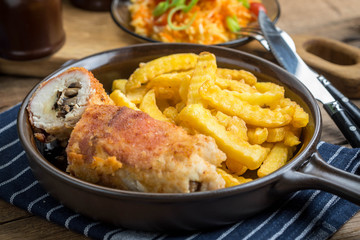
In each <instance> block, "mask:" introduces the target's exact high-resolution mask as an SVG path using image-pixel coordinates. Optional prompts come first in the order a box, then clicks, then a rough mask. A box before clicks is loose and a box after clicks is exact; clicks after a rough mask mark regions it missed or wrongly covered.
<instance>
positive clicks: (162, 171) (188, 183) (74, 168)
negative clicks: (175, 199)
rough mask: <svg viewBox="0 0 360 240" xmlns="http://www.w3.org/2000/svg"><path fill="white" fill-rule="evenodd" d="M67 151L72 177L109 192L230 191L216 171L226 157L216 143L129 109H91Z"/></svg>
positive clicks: (89, 108)
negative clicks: (113, 190)
mask: <svg viewBox="0 0 360 240" xmlns="http://www.w3.org/2000/svg"><path fill="white" fill-rule="evenodd" d="M66 152H67V158H68V167H67V171H68V172H69V173H70V174H71V175H74V176H75V177H77V178H80V179H83V180H85V181H88V182H91V183H96V184H100V185H104V186H108V187H114V188H119V189H124V190H133V191H140V192H158V193H165V192H166V193H188V192H196V191H206V190H215V189H220V188H224V187H225V182H224V180H223V178H222V177H221V176H220V174H218V173H217V172H216V168H217V166H220V165H221V163H222V162H223V161H225V159H226V155H225V154H224V153H223V152H222V151H220V150H219V149H218V147H217V145H216V144H215V141H214V139H213V138H211V137H207V136H204V135H201V134H197V135H189V134H188V133H187V132H186V131H185V130H183V129H182V128H181V127H178V126H175V125H173V124H171V123H167V122H163V121H158V120H155V119H153V118H151V117H150V116H149V115H147V114H146V113H143V112H141V111H136V110H132V109H129V108H127V107H119V106H111V105H98V106H97V105H93V106H89V107H88V108H87V109H86V111H85V112H84V114H83V115H82V118H81V119H80V121H79V122H78V123H77V124H76V126H75V128H74V130H73V132H72V133H71V137H70V140H69V144H68V146H67V148H66Z"/></svg>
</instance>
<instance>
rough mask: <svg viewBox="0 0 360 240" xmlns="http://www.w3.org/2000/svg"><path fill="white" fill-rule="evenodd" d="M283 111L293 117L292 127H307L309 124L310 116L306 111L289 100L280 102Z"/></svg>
mask: <svg viewBox="0 0 360 240" xmlns="http://www.w3.org/2000/svg"><path fill="white" fill-rule="evenodd" d="M279 105H280V107H281V108H282V109H281V111H282V112H285V111H287V112H288V113H289V114H290V115H291V116H292V121H291V125H292V126H293V127H295V128H302V127H305V126H306V125H307V124H308V122H309V114H308V113H307V112H305V111H304V109H303V108H302V107H301V106H300V105H299V104H297V103H296V102H295V101H292V100H291V99H289V98H284V99H282V100H281V101H280V104H279Z"/></svg>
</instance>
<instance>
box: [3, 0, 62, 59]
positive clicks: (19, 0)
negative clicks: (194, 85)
mask: <svg viewBox="0 0 360 240" xmlns="http://www.w3.org/2000/svg"><path fill="white" fill-rule="evenodd" d="M64 42H65V32H64V29H63V21H62V2H61V0H0V57H2V58H5V59H10V60H31V59H37V58H41V57H45V56H49V55H51V54H53V53H55V52H56V51H58V50H59V49H60V48H61V47H62V46H63V44H64Z"/></svg>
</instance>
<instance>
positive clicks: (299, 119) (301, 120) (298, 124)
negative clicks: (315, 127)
mask: <svg viewBox="0 0 360 240" xmlns="http://www.w3.org/2000/svg"><path fill="white" fill-rule="evenodd" d="M308 122H309V114H308V113H307V112H305V111H304V109H303V108H302V107H300V106H299V105H298V104H296V107H295V112H294V115H293V120H292V122H291V125H292V126H293V127H295V128H302V127H305V126H306V125H307V123H308Z"/></svg>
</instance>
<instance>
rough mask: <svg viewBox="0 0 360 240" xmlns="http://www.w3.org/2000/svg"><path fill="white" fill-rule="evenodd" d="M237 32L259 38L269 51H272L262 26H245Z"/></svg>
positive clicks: (240, 34)
mask: <svg viewBox="0 0 360 240" xmlns="http://www.w3.org/2000/svg"><path fill="white" fill-rule="evenodd" d="M235 34H237V35H239V36H240V37H250V38H253V39H255V40H257V41H258V42H259V43H260V44H261V45H262V46H263V47H264V48H265V49H266V50H267V51H270V46H269V44H268V42H267V41H266V39H265V38H264V36H263V34H262V32H261V29H260V27H258V26H254V27H243V28H241V29H240V30H239V31H238V32H235Z"/></svg>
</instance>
